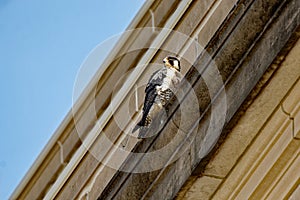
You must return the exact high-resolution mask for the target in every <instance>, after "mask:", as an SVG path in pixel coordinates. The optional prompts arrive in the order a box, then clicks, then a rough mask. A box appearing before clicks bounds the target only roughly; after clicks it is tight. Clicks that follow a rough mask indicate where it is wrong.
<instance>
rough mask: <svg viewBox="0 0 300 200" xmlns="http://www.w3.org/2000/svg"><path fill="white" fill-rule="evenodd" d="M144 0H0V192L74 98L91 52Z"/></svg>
mask: <svg viewBox="0 0 300 200" xmlns="http://www.w3.org/2000/svg"><path fill="white" fill-rule="evenodd" d="M143 3H144V0H130V1H128V0H112V1H107V0H106V1H104V0H89V1H84V0H72V1H71V0H69V1H62V0H43V1H41V0H26V1H25V0H0V61H1V63H0V75H1V79H0V91H1V98H0V104H1V112H0V128H1V130H0V131H1V140H0V200H2V199H7V198H8V197H9V196H10V194H11V193H12V192H13V190H14V189H15V187H16V186H17V185H18V183H19V182H20V181H21V179H22V178H23V176H24V175H25V174H26V172H27V170H28V169H29V167H30V166H31V165H32V163H33V162H34V160H35V159H36V157H37V156H38V155H39V153H40V152H41V150H42V149H43V147H44V146H45V145H46V143H47V142H48V140H49V139H50V137H51V135H52V134H53V132H54V131H55V129H56V128H57V127H58V125H59V124H60V123H61V121H62V120H63V118H64V117H65V115H66V114H67V112H68V111H69V110H70V109H71V106H72V91H73V84H74V81H75V78H76V73H77V71H78V70H79V67H80V65H81V63H82V62H83V61H84V59H85V58H86V56H87V55H88V54H89V52H90V51H91V50H92V49H93V48H94V47H95V46H96V45H97V44H99V43H101V42H102V41H104V40H105V39H107V38H109V37H110V36H112V35H114V34H117V33H120V32H122V31H123V30H125V28H126V27H127V26H128V24H129V23H130V21H131V20H132V18H133V17H134V16H135V14H136V13H137V11H138V10H139V8H140V7H141V6H142V4H143Z"/></svg>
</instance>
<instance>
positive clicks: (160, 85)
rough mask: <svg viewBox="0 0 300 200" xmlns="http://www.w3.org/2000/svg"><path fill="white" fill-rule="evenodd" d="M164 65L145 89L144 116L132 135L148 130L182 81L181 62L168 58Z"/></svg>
mask: <svg viewBox="0 0 300 200" xmlns="http://www.w3.org/2000/svg"><path fill="white" fill-rule="evenodd" d="M163 63H164V66H163V67H162V68H161V69H160V70H157V71H156V72H154V73H153V75H152V76H151V77H150V80H149V81H148V84H147V86H146V89H145V93H146V96H145V100H144V107H143V116H142V119H141V121H139V122H138V123H137V125H136V126H135V127H134V128H133V130H132V133H134V132H135V131H136V130H138V129H139V128H148V127H149V126H150V124H151V122H152V119H153V117H154V116H155V115H156V114H157V113H158V112H159V111H160V110H161V109H162V108H163V107H164V106H165V105H166V104H167V102H168V101H169V100H170V98H171V97H172V96H173V91H174V89H175V87H176V84H177V83H178V82H179V80H180V61H179V60H178V58H176V57H173V56H167V57H165V58H164V59H163ZM138 137H140V136H138Z"/></svg>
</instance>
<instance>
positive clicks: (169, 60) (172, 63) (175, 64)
mask: <svg viewBox="0 0 300 200" xmlns="http://www.w3.org/2000/svg"><path fill="white" fill-rule="evenodd" d="M163 62H164V64H165V66H166V67H169V68H172V69H175V70H177V71H178V72H180V61H179V60H178V58H176V57H173V56H167V57H165V58H164V59H163Z"/></svg>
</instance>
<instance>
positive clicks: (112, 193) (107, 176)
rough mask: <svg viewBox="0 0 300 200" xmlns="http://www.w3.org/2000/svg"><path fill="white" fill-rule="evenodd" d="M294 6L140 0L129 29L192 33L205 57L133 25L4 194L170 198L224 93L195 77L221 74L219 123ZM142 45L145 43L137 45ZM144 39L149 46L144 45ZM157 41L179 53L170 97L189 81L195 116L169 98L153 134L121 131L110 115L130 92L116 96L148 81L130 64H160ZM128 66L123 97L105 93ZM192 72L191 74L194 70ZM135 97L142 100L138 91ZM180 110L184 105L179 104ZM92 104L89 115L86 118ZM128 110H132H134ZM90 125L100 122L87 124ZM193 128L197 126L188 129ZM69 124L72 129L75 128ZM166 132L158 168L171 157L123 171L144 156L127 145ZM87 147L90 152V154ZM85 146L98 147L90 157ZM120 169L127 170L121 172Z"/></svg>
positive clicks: (281, 36) (198, 153)
mask: <svg viewBox="0 0 300 200" xmlns="http://www.w3.org/2000/svg"><path fill="white" fill-rule="evenodd" d="M299 3H300V2H299V1H297V0H291V1H279V0H278V1H271V0H270V1H261V0H253V1H243V0H241V1H236V0H207V1H188V0H186V1H147V3H146V4H145V6H144V7H143V8H142V9H141V11H140V12H139V14H138V16H137V17H136V18H135V19H134V21H133V23H132V24H131V25H130V27H129V29H136V28H141V27H152V26H155V27H165V28H166V27H167V28H168V29H169V30H175V31H179V32H182V33H184V34H185V35H187V36H189V37H191V38H192V39H195V40H198V41H199V43H200V44H201V45H202V46H203V47H205V49H206V51H207V52H208V53H209V54H206V53H203V52H202V53H201V50H199V49H195V48H190V45H191V44H189V43H180V41H178V40H176V37H174V36H173V35H172V34H170V32H165V31H161V32H160V31H159V29H156V28H154V29H153V28H152V30H153V32H149V33H148V34H143V32H142V31H141V32H140V31H133V32H131V33H130V34H127V35H125V36H123V37H122V38H121V40H120V41H119V43H118V44H117V46H116V47H115V49H114V50H113V51H112V53H111V54H110V55H109V57H108V58H107V59H106V61H105V62H104V66H102V67H101V68H100V70H99V71H98V72H97V74H96V75H95V78H94V79H93V80H92V82H91V83H90V84H89V86H88V88H87V89H86V90H85V92H84V94H83V95H82V96H81V98H80V99H79V101H78V103H76V104H75V107H74V110H73V111H75V112H74V113H71V112H70V113H69V114H68V116H67V117H66V119H65V120H64V122H63V124H62V126H61V127H60V128H59V129H58V131H57V132H56V134H55V135H54V136H53V138H52V139H51V141H50V142H49V144H48V145H47V147H46V148H45V150H44V151H43V153H42V154H41V156H40V157H39V158H38V160H37V161H36V163H35V164H34V166H33V168H32V169H31V170H30V172H29V173H28V175H27V176H26V177H25V179H24V181H23V182H22V183H21V184H20V186H19V187H18V188H17V190H16V191H15V193H14V194H13V195H12V197H11V199H41V198H45V199H54V198H55V199H76V198H84V197H85V196H88V197H89V199H96V198H99V199H105V198H106V199H111V198H118V199H121V198H124V199H140V198H141V197H144V198H152V199H154V198H156V199H169V198H172V197H174V196H175V195H176V193H177V191H178V190H179V189H180V187H181V186H182V184H183V183H184V182H185V180H186V179H187V178H188V177H189V176H190V174H191V172H192V171H193V170H194V169H195V167H196V166H197V165H198V163H199V162H200V161H201V159H202V158H203V156H205V155H206V154H207V153H208V152H209V150H210V149H211V148H212V147H213V144H214V143H215V142H216V141H217V139H218V137H219V135H218V134H219V133H218V131H216V133H214V132H213V134H212V135H206V133H207V127H208V126H209V122H210V117H211V113H210V111H211V105H214V106H216V107H218V106H221V104H220V102H221V103H222V100H223V99H222V98H219V95H220V94H224V93H222V91H223V92H224V87H223V84H221V85H220V84H219V83H216V84H212V86H210V87H212V88H213V92H212V93H209V91H208V88H207V87H206V86H205V85H206V83H205V80H208V79H209V77H210V78H214V77H216V76H219V75H218V74H217V73H219V74H220V75H221V77H222V80H223V82H224V83H225V84H224V85H225V91H226V101H227V106H228V107H227V113H222V114H224V115H225V117H226V118H225V123H228V122H229V121H230V120H231V118H232V117H233V116H234V114H235V112H236V111H237V109H238V108H239V107H240V105H241V104H242V103H243V101H244V100H245V98H246V97H247V96H248V94H249V93H250V91H251V90H252V89H253V87H254V86H255V85H256V83H257V82H258V80H259V79H260V77H261V76H262V75H263V73H264V72H265V70H266V69H267V68H268V66H269V65H270V64H271V62H272V61H273V59H274V58H275V57H276V55H277V54H278V52H279V51H280V50H281V48H282V47H283V46H284V45H285V43H286V42H287V40H288V39H289V37H290V36H291V34H292V33H293V32H294V31H295V29H296V28H297V27H298V26H299V22H300V15H299ZM287 22H288V23H287ZM169 34H170V35H169ZM143 45H145V49H143V48H142V47H143ZM149 45H152V46H151V47H153V48H154V49H156V50H155V51H153V49H147V48H146V47H147V46H148V47H149ZM132 46H139V47H140V49H141V50H139V51H133V52H130V53H127V52H128V49H130V48H132ZM165 46H168V48H170V49H174V52H172V53H174V54H177V55H180V56H181V57H182V58H183V60H182V63H183V66H185V69H184V74H185V77H186V80H187V81H188V82H183V83H182V88H183V90H181V91H179V93H180V95H179V96H180V97H182V99H180V101H182V102H181V104H182V105H190V104H191V102H193V99H191V98H189V97H190V96H191V92H190V90H189V91H188V90H187V89H191V88H189V87H188V85H189V84H190V85H192V91H194V94H195V95H196V97H197V99H198V103H199V110H200V113H201V115H200V117H201V118H199V117H197V118H195V116H197V113H195V115H193V114H191V113H192V112H191V113H184V112H183V113H182V112H180V109H178V108H179V106H178V102H176V101H174V102H173V103H172V104H171V105H170V107H169V115H168V119H166V121H167V122H168V123H166V124H165V125H164V128H163V130H162V131H161V132H160V134H159V135H156V136H154V137H151V138H148V139H144V140H142V141H140V140H137V139H136V138H135V137H132V136H127V135H126V134H124V130H121V129H120V127H118V124H117V123H116V122H115V121H114V119H113V117H112V116H113V115H118V114H119V113H120V110H121V109H120V108H122V107H123V106H126V105H124V104H125V102H128V101H130V96H129V95H126V94H127V93H129V94H130V92H133V90H134V87H133V86H134V84H135V83H136V84H138V83H139V82H141V80H142V79H145V78H148V77H149V74H151V72H152V71H153V69H149V68H139V69H138V68H134V66H136V65H137V64H138V63H142V64H147V63H160V62H161V59H162V58H163V57H164V56H165V55H166V54H168V52H164V51H161V49H163V48H164V47H165ZM264 52H268V53H267V54H264ZM191 55H192V56H193V57H194V59H195V62H193V63H188V62H186V61H184V58H185V57H189V56H191ZM208 55H210V57H211V58H212V59H213V61H214V64H215V66H217V69H218V71H219V72H216V71H212V70H211V68H212V67H211V65H212V64H211V63H207V56H208ZM192 65H193V66H192ZM129 70H133V73H132V74H131V75H130V76H129V77H130V78H128V79H126V80H125V81H124V84H123V87H120V90H118V92H119V91H121V92H122V91H124V93H123V94H124V95H121V93H120V96H117V97H118V98H115V99H114V98H113V99H112V98H111V94H112V85H114V84H115V83H116V82H117V81H118V79H119V77H120V74H124V73H127V72H128V71H129ZM198 72H201V75H200V74H199V73H198ZM100 77H101V78H100ZM203 77H206V79H203ZM99 78H100V79H99ZM188 83H189V84H188ZM185 89H186V90H185ZM219 91H221V93H220V92H219ZM118 94H119V93H118ZM119 97H121V98H119ZM223 97H224V96H223ZM139 99H142V98H141V96H140V98H139ZM113 101H116V102H117V104H116V105H118V107H116V108H114V110H113V112H112V113H110V112H109V111H107V110H108V108H109V105H110V103H111V102H113ZM139 104H141V102H139ZM186 109H187V110H189V108H188V107H187V108H186ZM95 111H96V113H97V118H94V117H93V116H92V115H91V113H93V112H95ZM73 114H74V115H73ZM74 117H75V118H74ZM137 117H138V115H136V116H135V118H137ZM182 117H187V118H186V119H187V121H188V122H189V123H186V124H185V126H183V127H181V126H180V119H181V118H182ZM123 118H124V121H125V122H126V123H127V126H126V129H129V128H130V127H131V126H133V124H134V123H135V122H134V121H133V120H132V119H128V116H123ZM99 122H100V123H101V128H102V129H99V128H98V127H97V123H99ZM199 124H200V125H199ZM198 125H199V129H196V130H194V131H190V130H192V127H198ZM77 126H78V127H80V128H79V129H80V130H81V131H80V133H78V127H77ZM178 127H180V130H178ZM102 130H104V131H105V133H104V132H103V131H102ZM151 131H152V130H149V132H151ZM176 133H179V138H178V139H177V141H174V142H175V143H174V144H175V145H174V146H173V149H172V150H173V151H169V152H164V156H165V157H164V159H162V160H159V159H158V160H156V161H155V162H161V163H162V164H163V165H165V164H166V162H169V161H170V160H171V161H172V158H173V157H174V156H176V155H177V154H179V153H182V154H181V155H180V157H179V158H178V159H176V160H174V162H172V163H171V164H170V165H168V166H166V167H164V168H161V169H159V170H155V171H152V172H148V173H127V172H130V170H134V169H135V168H139V167H140V168H141V169H142V167H143V165H145V166H146V165H151V163H148V162H149V160H146V159H145V158H144V157H139V158H138V159H137V158H136V157H135V156H132V155H131V154H129V152H130V151H132V152H144V153H147V152H151V151H156V150H158V149H160V148H161V147H164V146H165V145H166V143H168V141H172V138H174V136H175V135H176ZM186 135H187V137H185V136H186ZM79 136H80V137H79ZM105 137H108V138H109V139H110V141H112V143H113V144H115V145H119V146H122V148H124V149H125V150H127V151H125V152H124V154H122V155H118V154H116V152H115V150H114V149H113V148H111V147H107V146H106V143H105V140H103V138H105ZM184 140H185V141H189V143H187V144H189V145H182V144H181V143H180V142H181V141H184ZM83 143H84V144H83ZM86 144H88V145H86ZM86 147H88V149H87V148H86ZM183 149H184V150H185V151H183ZM62 150H63V153H61V151H62ZM90 152H94V153H92V154H94V155H92V154H91V153H90ZM95 152H96V153H98V154H97V156H95ZM118 156H120V157H118ZM114 159H118V160H119V162H120V163H121V165H120V166H119V168H111V167H109V166H106V165H104V164H102V163H104V162H105V161H107V160H108V161H114ZM99 161H101V162H102V163H101V162H99ZM145 161H146V162H145ZM143 162H144V163H143ZM122 169H123V170H125V171H127V172H122Z"/></svg>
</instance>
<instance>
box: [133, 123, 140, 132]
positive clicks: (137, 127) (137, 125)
mask: <svg viewBox="0 0 300 200" xmlns="http://www.w3.org/2000/svg"><path fill="white" fill-rule="evenodd" d="M141 126H142V124H141V122H139V123H137V124H136V125H135V127H134V128H133V129H132V133H134V132H135V131H137V130H138V129H139V128H141Z"/></svg>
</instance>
